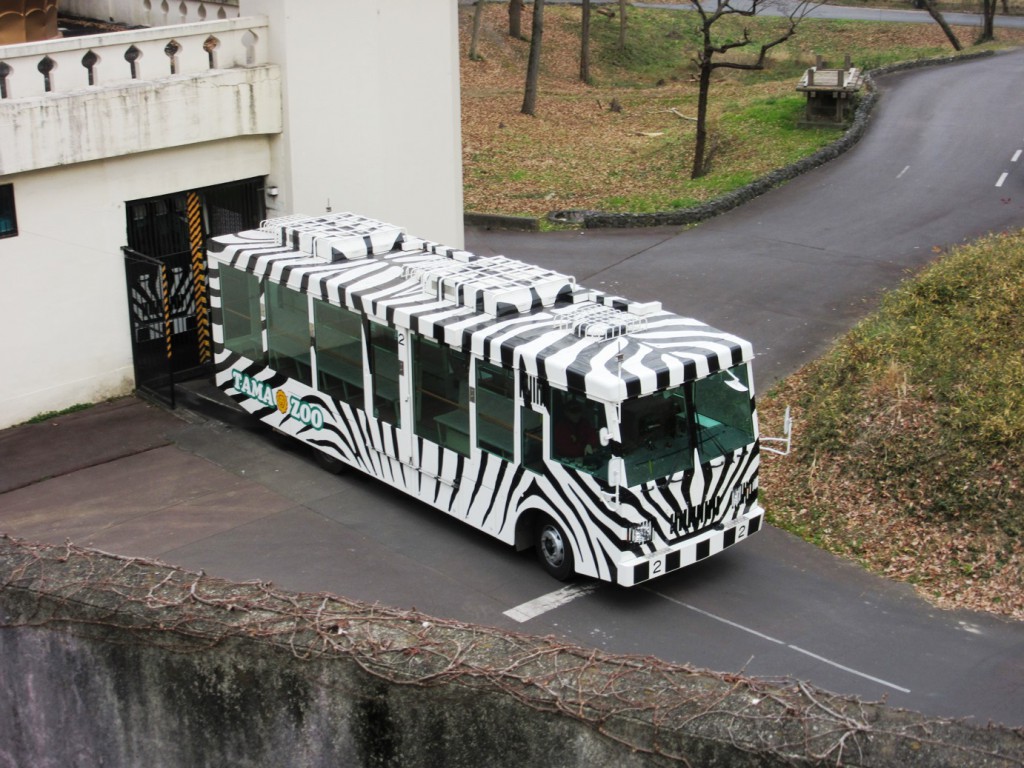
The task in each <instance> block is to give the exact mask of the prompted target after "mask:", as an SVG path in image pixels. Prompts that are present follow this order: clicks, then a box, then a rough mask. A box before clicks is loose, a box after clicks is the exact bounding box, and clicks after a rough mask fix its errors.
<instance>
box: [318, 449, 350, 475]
mask: <svg viewBox="0 0 1024 768" xmlns="http://www.w3.org/2000/svg"><path fill="white" fill-rule="evenodd" d="M313 458H314V459H316V463H317V464H319V465H320V466H321V467H323V468H324V469H326V470H327V471H328V472H330V473H331V474H332V475H340V474H341V473H342V472H343V471H344V470H345V462H344V461H342V460H341V459H336V458H334V457H333V456H331V455H330V454H329V453H326V452H324V451H321V450H320V449H319V448H314V449H313Z"/></svg>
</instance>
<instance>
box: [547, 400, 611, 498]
mask: <svg viewBox="0 0 1024 768" xmlns="http://www.w3.org/2000/svg"><path fill="white" fill-rule="evenodd" d="M551 416H552V420H553V421H552V430H551V458H552V459H554V460H555V461H559V462H561V463H562V464H568V465H569V466H571V467H573V468H575V469H578V470H581V471H583V472H587V473H589V474H591V475H594V476H595V477H600V478H602V479H604V480H607V479H608V459H609V458H611V454H610V453H609V452H608V451H607V450H606V449H605V448H603V447H602V446H601V440H600V432H601V428H602V427H604V426H605V416H604V406H602V405H601V404H600V403H595V402H594V401H592V400H587V399H586V398H585V397H584V396H583V395H582V394H577V393H574V392H562V391H561V390H557V389H553V390H551Z"/></svg>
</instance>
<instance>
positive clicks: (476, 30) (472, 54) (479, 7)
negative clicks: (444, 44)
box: [469, 0, 484, 61]
mask: <svg viewBox="0 0 1024 768" xmlns="http://www.w3.org/2000/svg"><path fill="white" fill-rule="evenodd" d="M483 9H484V0H476V8H474V9H473V35H472V37H471V38H470V40H469V60H470V61H478V60H479V59H480V54H478V53H477V52H476V44H477V41H478V40H479V39H480V19H481V18H483Z"/></svg>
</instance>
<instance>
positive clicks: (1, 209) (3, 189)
mask: <svg viewBox="0 0 1024 768" xmlns="http://www.w3.org/2000/svg"><path fill="white" fill-rule="evenodd" d="M17 234H18V217H17V216H16V215H15V213H14V185H13V184H0V237H15V236H17Z"/></svg>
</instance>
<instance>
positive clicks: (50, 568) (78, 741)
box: [0, 535, 1024, 768]
mask: <svg viewBox="0 0 1024 768" xmlns="http://www.w3.org/2000/svg"><path fill="white" fill-rule="evenodd" d="M1022 759H1024V734H1022V733H1020V732H1013V731H1009V730H1007V729H1002V728H976V727H972V726H968V725H965V724H963V723H957V722H947V721H936V720H934V719H926V718H924V717H922V716H920V715H916V714H914V713H909V712H902V711H895V710H890V709H887V708H886V707H884V706H880V705H875V704H862V703H860V702H857V701H855V700H852V699H844V698H842V697H838V696H834V695H832V694H828V693H826V692H824V691H820V690H817V689H814V688H812V687H810V686H808V685H805V684H790V685H783V684H779V683H766V682H762V681H757V680H753V679H749V678H743V677H741V676H738V675H728V676H726V675H714V674H711V673H706V672H699V671H697V670H693V669H689V668H685V667H680V666H673V665H669V664H666V663H664V662H660V661H658V660H656V659H651V658H637V657H617V656H611V655H607V654H602V653H599V652H597V651H591V650H587V649H581V648H575V647H573V646H569V645H564V644H560V643H558V642H557V641H555V640H551V639H537V638H531V637H528V636H525V635H517V634H506V633H503V632H500V631H498V630H494V629H487V628H483V627H474V626H470V625H465V624H458V623H454V622H445V621H440V620H437V619H432V618H430V617H426V616H423V615H421V614H416V613H413V612H407V611H397V610H392V609H387V608H382V607H380V606H370V605H364V604H360V603H356V602H353V601H348V600H344V599H342V598H336V597H331V596H328V595H293V594H288V593H283V592H279V591H276V590H275V589H274V588H273V587H272V586H271V585H267V584H258V583H247V584H231V583H228V582H223V581H218V580H216V579H211V578H209V577H205V576H202V575H198V574H191V573H187V572H183V571H179V570H175V569H173V568H169V567H167V566H162V565H158V564H153V563H146V562H143V561H139V560H135V559H129V558H115V557H111V556H107V555H101V554H99V553H96V552H89V551H88V550H82V549H78V548H76V547H74V546H71V545H68V546H65V547H48V546H42V545H33V544H29V543H25V542H16V541H13V540H11V539H9V538H6V537H3V536H2V535H0V768H8V766H27V765H31V766H34V767H42V768H46V767H48V766H61V768H65V767H67V766H83V767H84V766H96V765H124V766H129V765H145V766H148V767H150V768H162V767H163V766H167V767H168V768H170V767H172V766H173V767H174V768H178V767H179V766H184V765H187V766H211V767H212V766H225V765H230V766H254V765H288V766H296V767H299V766H325V767H326V766H392V765H400V766H403V767H405V768H409V767H415V766H424V767H426V766H430V767H433V766H437V767H438V768H440V767H441V766H444V768H459V767H460V766H467V767H469V766H472V767H473V768H477V767H478V766H490V767H497V768H501V767H502V766H509V767H510V768H511V767H512V766H516V767H517V768H518V767H519V766H524V765H528V766H532V765H543V766H550V767H551V768H558V767H559V766H566V767H574V766H581V767H582V766H587V768H591V767H592V766H605V765H614V766H624V767H625V768H629V767H630V766H669V765H679V766H684V765H685V766H719V765H720V766H726V765H727V766H730V768H746V767H748V766H749V767H750V768H753V767H754V766H758V767H759V768H771V767H772V766H783V765H785V766H811V765H815V766H817V765H837V764H839V765H858V766H892V767H893V768H895V767H896V766H899V767H900V768H906V767H908V766H917V767H921V768H928V767H931V766H963V765H972V766H988V767H989V768H1003V767H1004V766H1006V767H1008V766H1011V765H1019V764H1020V762H1021V760H1022Z"/></svg>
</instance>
